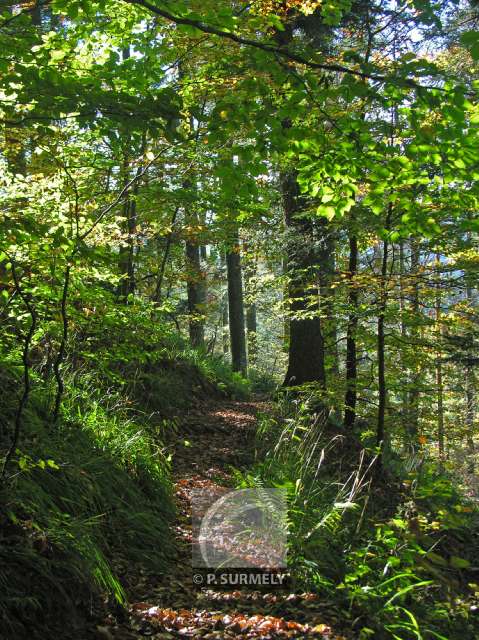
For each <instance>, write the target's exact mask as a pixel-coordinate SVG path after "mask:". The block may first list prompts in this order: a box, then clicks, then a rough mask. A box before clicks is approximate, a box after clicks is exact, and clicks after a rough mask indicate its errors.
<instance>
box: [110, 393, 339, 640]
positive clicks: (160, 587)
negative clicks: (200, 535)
mask: <svg viewBox="0 0 479 640" xmlns="http://www.w3.org/2000/svg"><path fill="white" fill-rule="evenodd" d="M267 409H268V407H267V405H266V404H265V403H261V402H237V401H225V400H222V401H216V402H210V403H208V404H207V405H206V406H203V407H201V408H198V409H196V410H194V411H191V412H189V413H188V414H187V415H186V416H182V418H181V422H180V426H179V429H178V433H177V434H176V435H175V439H176V441H177V442H178V444H177V446H176V450H175V453H174V458H173V460H174V466H173V473H174V480H175V493H176V500H177V508H178V517H177V522H176V523H175V532H174V533H175V538H176V557H175V558H174V560H173V562H172V569H171V570H170V573H169V574H167V575H163V576H159V577H158V578H155V580H154V581H152V580H151V579H145V581H144V582H143V584H142V586H141V587H140V588H136V589H135V590H134V594H133V602H134V604H132V607H131V617H130V619H129V620H128V621H125V622H124V623H123V624H121V625H114V626H113V627H112V626H109V627H106V628H103V629H102V630H101V631H100V635H103V637H104V638H106V639H108V638H112V639H114V640H133V639H138V638H141V637H150V638H155V639H157V640H170V639H171V640H172V639H174V638H204V639H205V640H210V639H219V638H262V639H263V640H265V639H268V638H330V639H331V640H340V639H341V638H343V636H340V635H337V634H334V633H333V631H332V630H331V628H330V627H329V626H328V625H327V624H325V623H324V620H325V618H326V614H327V611H328V608H329V606H330V605H331V604H332V603H328V602H324V601H320V600H319V598H317V596H315V595H314V594H308V593H302V594H295V593H290V592H289V591H285V590H283V591H281V590H280V589H278V588H277V587H271V592H269V593H266V592H265V591H264V590H263V591H261V592H260V591H253V590H251V589H249V590H246V589H245V588H241V590H238V591H232V590H231V589H230V590H228V591H221V590H218V589H207V588H201V587H198V586H197V585H195V584H194V583H193V575H194V570H193V569H192V566H191V542H192V533H191V507H190V495H191V491H192V490H194V489H198V488H204V487H207V488H211V489H212V490H214V489H215V487H216V488H217V487H228V486H232V477H231V472H230V467H231V466H233V467H235V468H242V467H243V468H245V467H247V466H248V465H249V464H250V463H251V461H252V458H253V453H254V433H255V427H256V416H257V414H258V413H259V412H263V411H266V410H267ZM185 441H186V442H185ZM107 634H108V635H107Z"/></svg>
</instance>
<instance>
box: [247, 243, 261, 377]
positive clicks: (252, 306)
mask: <svg viewBox="0 0 479 640" xmlns="http://www.w3.org/2000/svg"><path fill="white" fill-rule="evenodd" d="M244 249H245V251H246V250H247V245H246V243H245V244H244ZM244 279H245V289H246V300H247V303H246V335H247V338H248V366H249V365H252V364H255V363H256V359H257V355H258V341H257V329H258V326H257V324H258V323H257V314H256V257H253V258H250V260H249V261H248V262H247V263H246V265H245V269H244Z"/></svg>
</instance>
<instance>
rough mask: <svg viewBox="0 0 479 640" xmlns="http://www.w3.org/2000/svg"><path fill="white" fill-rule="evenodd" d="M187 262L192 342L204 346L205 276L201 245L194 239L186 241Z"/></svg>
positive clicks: (197, 346) (198, 346) (194, 345)
mask: <svg viewBox="0 0 479 640" xmlns="http://www.w3.org/2000/svg"><path fill="white" fill-rule="evenodd" d="M186 262H187V271H188V274H187V277H188V280H187V287H186V288H187V295H188V311H189V333H190V342H191V345H192V346H193V347H196V348H203V347H204V344H205V323H204V320H203V314H204V308H203V306H204V302H205V300H204V283H203V281H204V276H203V272H202V270H201V257H200V247H199V245H198V244H197V243H196V242H195V241H194V240H192V239H188V240H187V241H186Z"/></svg>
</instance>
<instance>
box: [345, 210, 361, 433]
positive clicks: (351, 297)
mask: <svg viewBox="0 0 479 640" xmlns="http://www.w3.org/2000/svg"><path fill="white" fill-rule="evenodd" d="M354 224H355V218H354V215H351V226H350V230H349V265H348V284H349V291H348V307H349V318H348V326H347V329H346V394H345V398H344V405H345V409H344V425H345V426H346V427H352V426H354V423H355V421H356V402H357V347H356V333H357V329H358V289H357V285H356V276H357V273H358V240H357V237H356V230H355V228H354Z"/></svg>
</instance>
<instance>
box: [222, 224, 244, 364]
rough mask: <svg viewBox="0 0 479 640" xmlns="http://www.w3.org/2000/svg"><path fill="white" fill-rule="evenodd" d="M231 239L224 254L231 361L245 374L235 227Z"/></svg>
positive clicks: (237, 246) (242, 304)
mask: <svg viewBox="0 0 479 640" xmlns="http://www.w3.org/2000/svg"><path fill="white" fill-rule="evenodd" d="M232 240H233V246H232V247H231V248H230V249H229V251H228V253H227V254H226V267H227V271H228V311H229V327H230V344H231V363H232V368H233V371H239V372H241V373H242V374H243V375H244V376H246V373H247V360H246V336H245V327H244V324H245V322H244V321H245V318H244V300H243V281H242V274H241V255H240V247H239V234H238V230H237V229H235V231H234V233H233V237H232Z"/></svg>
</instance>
